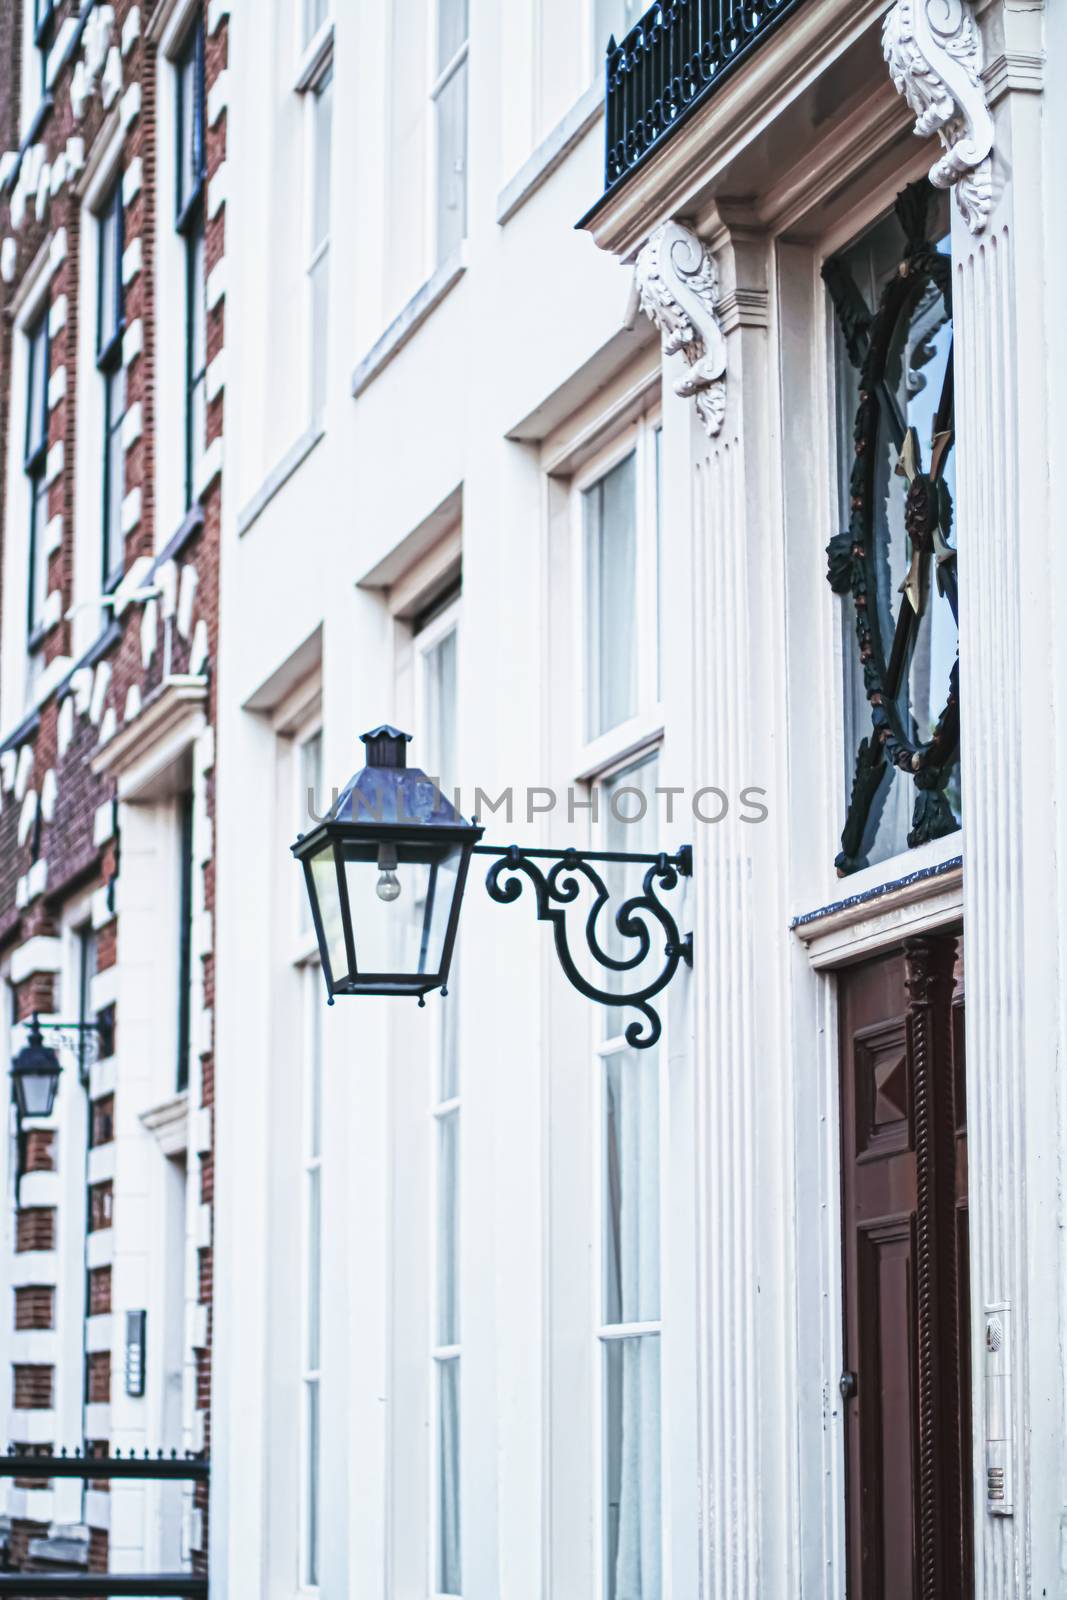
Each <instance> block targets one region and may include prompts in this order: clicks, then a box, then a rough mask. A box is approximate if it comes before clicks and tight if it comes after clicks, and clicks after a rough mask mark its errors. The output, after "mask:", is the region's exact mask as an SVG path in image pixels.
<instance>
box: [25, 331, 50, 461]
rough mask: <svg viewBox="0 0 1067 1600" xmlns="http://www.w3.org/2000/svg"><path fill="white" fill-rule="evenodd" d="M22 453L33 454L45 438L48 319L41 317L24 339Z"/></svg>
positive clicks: (46, 419)
mask: <svg viewBox="0 0 1067 1600" xmlns="http://www.w3.org/2000/svg"><path fill="white" fill-rule="evenodd" d="M26 348H27V358H28V372H27V380H26V457H27V459H29V458H30V457H31V456H34V455H36V454H37V452H38V451H39V450H42V449H43V448H44V446H45V444H46V443H47V440H48V323H47V318H42V320H41V323H40V326H39V327H37V328H36V329H34V331H33V333H31V334H30V335H29V338H28V340H27V347H26Z"/></svg>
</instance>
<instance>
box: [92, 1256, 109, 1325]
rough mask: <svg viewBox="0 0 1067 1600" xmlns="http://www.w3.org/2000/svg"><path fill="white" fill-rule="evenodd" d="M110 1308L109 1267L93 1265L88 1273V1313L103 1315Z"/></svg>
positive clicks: (97, 1315)
mask: <svg viewBox="0 0 1067 1600" xmlns="http://www.w3.org/2000/svg"><path fill="white" fill-rule="evenodd" d="M110 1310H111V1268H110V1267H94V1268H93V1270H92V1271H91V1272H90V1274H89V1315H90V1316H91V1317H99V1316H103V1314H104V1313H105V1312H106V1311H110Z"/></svg>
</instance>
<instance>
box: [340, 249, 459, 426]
mask: <svg viewBox="0 0 1067 1600" xmlns="http://www.w3.org/2000/svg"><path fill="white" fill-rule="evenodd" d="M466 270H467V247H466V245H465V244H462V245H460V247H459V249H458V250H456V251H454V252H453V254H452V255H451V256H449V258H448V260H447V261H446V262H445V263H444V264H443V265H442V266H440V267H438V269H437V271H436V272H435V273H434V274H433V277H431V278H427V280H426V282H425V283H424V284H423V286H422V288H421V289H419V290H417V291H416V293H415V294H413V295H412V297H411V299H410V300H409V301H408V303H407V305H406V306H405V307H404V309H403V311H401V313H400V315H399V316H397V317H394V319H393V321H392V322H391V323H390V324H389V326H388V328H386V330H385V332H384V333H383V334H382V336H381V338H380V339H379V340H378V342H377V344H375V345H374V346H373V347H372V348H371V349H370V350H369V351H368V352H367V354H366V355H365V356H364V357H363V360H362V361H361V362H360V363H359V365H358V366H357V367H356V370H355V371H354V372H353V374H352V398H353V399H354V400H355V399H358V398H359V396H360V395H361V394H362V393H363V391H364V389H367V388H369V387H370V385H371V384H372V383H373V382H374V380H375V378H376V377H377V376H378V374H379V373H380V372H384V371H385V369H386V367H387V366H388V365H389V363H390V361H392V360H393V358H394V356H397V355H399V354H400V352H401V350H403V348H404V346H405V345H406V344H407V342H408V340H409V339H411V338H413V337H414V335H415V334H416V333H417V332H418V330H419V328H421V327H422V324H423V323H424V322H425V321H426V319H427V317H428V316H429V315H430V313H431V312H433V311H436V309H437V307H438V306H439V305H440V304H441V302H442V300H444V299H445V297H446V295H448V294H450V293H451V291H452V290H453V289H454V288H455V286H456V284H457V283H458V282H459V280H460V279H461V278H462V276H463V274H464V273H465V272H466Z"/></svg>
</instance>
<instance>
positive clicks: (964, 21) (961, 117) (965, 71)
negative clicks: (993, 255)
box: [882, 0, 993, 233]
mask: <svg viewBox="0 0 1067 1600" xmlns="http://www.w3.org/2000/svg"><path fill="white" fill-rule="evenodd" d="M882 53H883V54H884V56H885V59H886V62H887V64H888V66H889V75H890V77H891V78H892V80H893V84H894V86H895V88H896V90H897V92H898V94H901V95H903V97H904V99H905V100H906V101H907V103H908V105H909V106H910V107H911V109H912V111H913V112H914V113H915V133H916V135H917V136H918V137H919V138H920V139H927V138H929V137H930V135H931V134H933V133H936V134H937V136H938V138H939V139H940V140H941V144H942V146H943V148H944V153H943V154H942V155H940V156H939V157H938V159H937V160H936V161H935V162H934V164H933V166H932V167H931V168H930V182H931V183H932V184H933V185H934V187H935V188H937V189H955V191H956V203H957V205H958V206H959V208H960V212H961V214H962V216H963V219H964V221H965V222H966V224H967V226H968V228H969V229H970V230H971V232H972V233H981V232H982V229H983V228H984V227H985V225H986V222H987V220H988V218H989V212H990V210H991V208H992V204H993V162H992V153H993V118H992V116H991V115H990V111H989V105H988V102H987V100H986V93H985V86H984V84H983V82H982V77H981V72H982V35H981V31H980V29H979V27H978V23H977V22H976V20H975V17H974V13H973V11H972V10H971V7H970V4H969V0H895V4H894V5H893V7H892V9H891V10H890V11H889V12H888V14H887V16H886V19H885V22H884V24H883V26H882Z"/></svg>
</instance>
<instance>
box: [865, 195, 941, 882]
mask: <svg viewBox="0 0 1067 1600" xmlns="http://www.w3.org/2000/svg"><path fill="white" fill-rule="evenodd" d="M941 206H942V210H943V212H944V216H945V220H946V224H947V205H946V203H945V202H941ZM935 236H936V235H935ZM904 248H905V240H904V234H903V230H902V228H901V225H900V223H899V221H898V220H897V218H896V216H895V215H891V216H889V217H886V218H884V219H883V220H882V222H880V223H879V224H878V225H877V226H876V227H874V228H872V229H871V230H869V231H868V233H867V234H865V235H864V236H863V238H861V239H860V240H859V241H858V242H857V243H856V244H855V245H853V246H852V247H851V248H850V249H849V250H847V251H846V252H844V255H843V257H842V259H843V263H844V265H845V266H846V268H847V270H848V271H849V272H850V273H851V275H852V277H853V279H854V281H855V283H856V285H857V287H858V288H859V289H860V292H861V293H862V294H863V296H864V299H865V300H866V301H867V304H868V305H869V306H870V307H872V308H874V307H876V306H877V304H878V301H879V298H880V296H881V293H882V290H883V288H884V286H885V284H886V283H887V281H888V280H889V279H890V277H892V276H894V275H895V274H896V272H897V270H898V267H899V262H900V260H901V258H902V256H903V253H904ZM938 249H939V250H941V251H943V252H944V253H945V254H948V253H949V241H948V238H947V237H946V238H944V239H942V241H941V242H940V244H939V245H938ZM951 359H952V320H951V317H950V316H949V315H948V312H947V310H946V307H945V305H944V301H943V299H942V297H941V295H940V294H939V293H938V292H937V291H936V290H934V289H933V288H932V287H931V288H930V289H928V290H927V291H926V292H925V293H924V294H923V295H922V296H921V297H920V299H919V300H918V303H917V304H916V305H915V307H914V309H913V311H912V313H911V317H910V320H909V321H908V322H907V324H906V325H904V326H902V327H901V328H900V329H899V330H898V334H897V337H896V342H895V345H894V347H893V348H892V349H891V350H890V352H889V356H888V361H887V369H886V389H887V393H888V394H889V395H890V396H891V397H892V401H893V403H894V405H895V408H896V411H897V413H898V415H899V418H900V423H901V428H902V429H903V428H905V427H908V428H914V429H915V433H916V439H917V443H918V448H919V453H920V457H921V462H922V466H923V469H924V470H925V469H928V468H929V466H930V461H931V448H932V437H933V433H934V427H935V421H934V419H935V415H936V413H937V411H938V407H939V405H940V402H941V398H942V391H943V388H944V385H945V381H946V377H947V375H948V374H949V371H950V367H951ZM836 365H837V401H838V438H839V440H840V447H839V450H838V461H839V505H840V515H841V517H842V518H843V521H842V526H843V527H845V526H847V525H848V520H849V508H850V501H851V488H850V483H849V478H850V473H851V467H852V462H853V459H854V457H853V450H852V443H851V441H852V432H853V426H854V421H855V414H856V408H857V405H858V401H859V373H858V372H857V370H856V368H855V367H854V366H853V365H852V363H851V362H850V360H849V358H848V354H847V351H846V349H845V345H844V340H843V338H842V337H841V335H840V332H839V333H838V338H837V350H836ZM880 444H881V448H880V450H879V454H878V459H877V461H876V463H875V497H874V506H875V515H874V537H875V549H876V552H877V562H878V566H879V569H880V581H879V583H878V585H877V589H876V593H875V596H874V602H875V603H876V604H877V607H878V612H877V616H878V625H879V628H880V631H881V635H882V640H883V642H884V645H885V649H886V653H887V654H888V652H889V648H890V645H891V642H892V639H893V634H894V631H895V627H896V620H895V619H896V616H897V614H898V612H899V609H900V607H901V605H902V604H904V603H905V601H904V598H903V596H902V595H901V594H900V592H899V591H900V586H901V584H902V583H903V581H904V578H905V576H906V575H907V573H908V570H909V567H910V564H911V547H910V543H909V540H908V538H907V534H906V531H905V523H904V515H905V501H906V499H907V494H908V482H907V479H906V478H905V477H904V476H903V475H902V474H901V473H900V472H898V471H897V463H898V460H899V456H900V447H899V444H898V442H897V441H896V440H894V439H892V438H890V437H889V433H888V430H887V429H885V428H883V429H882V431H881V433H880ZM943 481H944V484H945V486H946V489H947V492H948V501H949V504H950V506H951V507H953V508H954V506H955V494H956V485H955V463H954V455H953V453H952V452H951V451H950V452H949V454H948V456H947V458H946V463H945V468H944V474H943ZM958 532H959V529H958V523H957V522H956V520H955V518H954V517H953V519H952V525H951V544H952V545H953V547H955V545H956V544H957V542H958ZM841 625H842V629H843V657H844V700H845V704H844V726H845V773H844V786H845V804H846V806H847V804H848V801H849V797H850V796H851V792H852V784H853V778H854V772H855V762H856V753H857V750H858V748H859V744H860V741H861V739H863V738H865V737H868V736H869V735H870V732H871V708H870V704H869V702H868V699H867V693H866V688H865V684H864V677H863V667H862V663H861V662H860V660H859V653H858V649H857V644H856V623H855V608H854V605H853V603H852V600H851V597H849V596H846V597H845V604H844V605H843V606H842V610H841ZM957 649H958V630H957V627H956V623H955V619H954V617H953V615H952V610H951V607H950V605H949V604H948V601H947V599H945V597H943V596H942V595H940V594H939V593H938V592H937V586H936V582H935V581H934V580H933V577H931V582H930V584H929V592H928V594H927V597H926V603H925V609H924V611H923V615H922V617H921V619H920V622H919V626H918V630H917V634H916V637H915V641H914V644H913V646H912V649H911V654H910V659H909V664H908V669H907V671H906V672H905V675H904V678H903V681H902V686H901V692H900V696H899V699H898V701H897V710H898V713H899V715H900V717H901V720H902V722H903V723H904V726H905V728H906V729H908V731H909V733H910V735H911V737H912V738H913V739H914V740H915V741H916V742H920V743H922V742H925V741H927V740H928V739H929V738H930V735H931V733H932V732H933V728H934V725H935V724H936V722H937V719H938V717H939V716H940V714H941V712H942V710H943V709H944V705H945V701H946V698H947V694H948V688H949V675H950V673H951V670H952V667H953V664H954V662H955V660H956V655H957ZM958 773H959V768H958V765H957V768H956V772H955V775H954V776H953V777H952V778H950V780H949V782H948V784H947V786H946V791H945V792H946V796H947V798H948V800H949V803H950V804H951V805H952V807H953V810H954V812H955V814H956V817H957V819H958V818H959V816H960V799H961V797H960V787H959V776H958ZM915 793H916V791H915V788H914V785H913V784H912V783H911V782H910V781H909V779H908V777H907V775H906V774H904V773H902V772H901V771H900V770H899V769H898V768H897V767H895V766H894V765H893V764H892V763H887V765H886V771H885V775H884V777H883V779H882V784H881V787H880V790H879V792H878V794H877V796H876V797H875V800H874V802H873V804H872V806H871V809H870V813H869V818H868V825H867V832H866V836H865V838H864V840H863V845H862V854H863V856H864V857H865V858H866V860H867V861H868V863H869V864H871V865H874V864H876V863H877V862H879V861H883V860H886V859H887V858H888V857H890V856H893V855H896V854H899V853H900V852H902V851H904V850H905V849H906V848H907V836H908V833H909V831H910V829H911V826H912V811H913V807H914V803H915Z"/></svg>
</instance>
